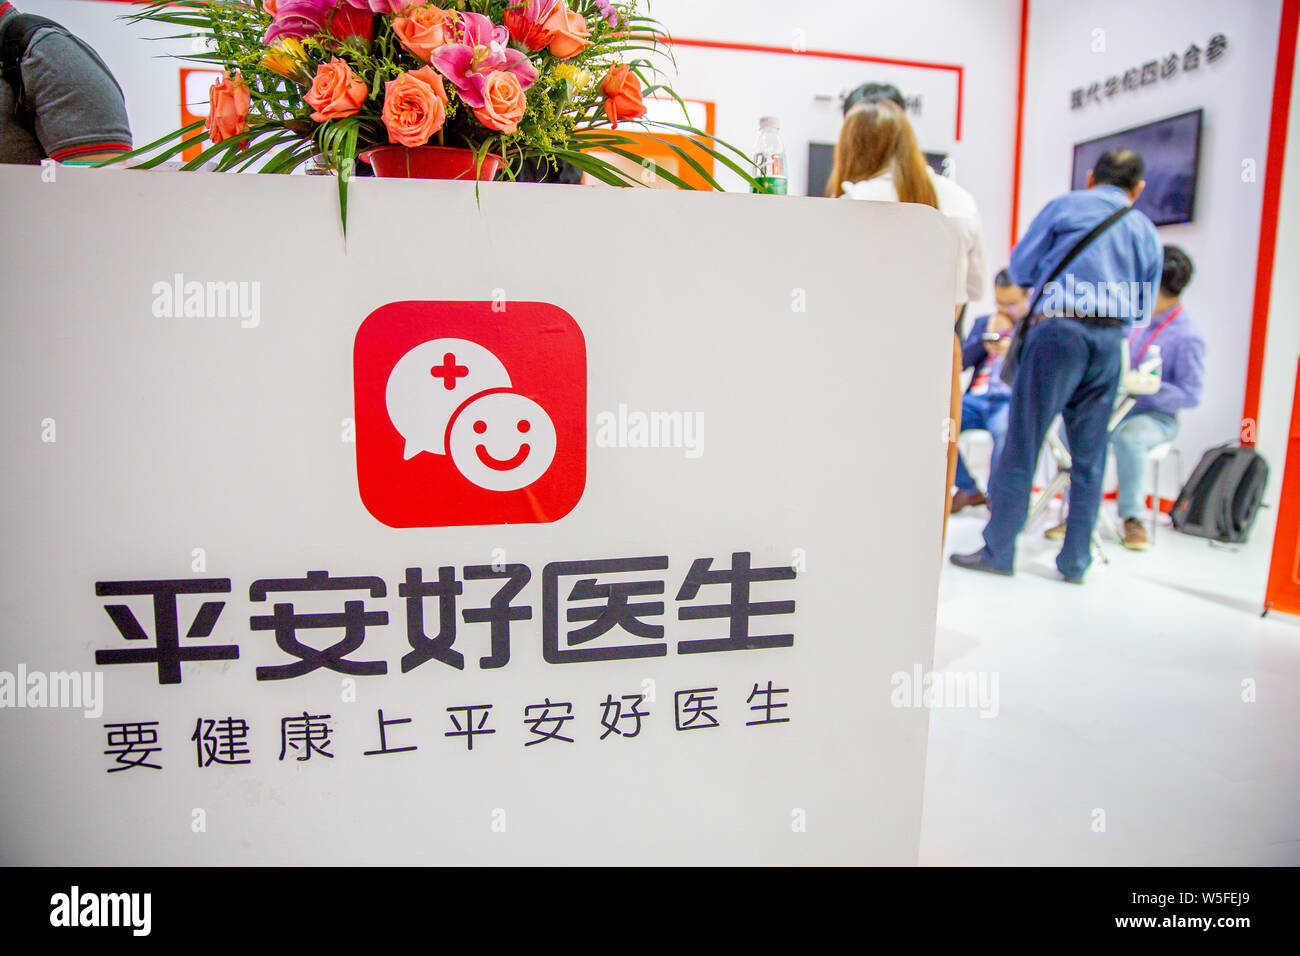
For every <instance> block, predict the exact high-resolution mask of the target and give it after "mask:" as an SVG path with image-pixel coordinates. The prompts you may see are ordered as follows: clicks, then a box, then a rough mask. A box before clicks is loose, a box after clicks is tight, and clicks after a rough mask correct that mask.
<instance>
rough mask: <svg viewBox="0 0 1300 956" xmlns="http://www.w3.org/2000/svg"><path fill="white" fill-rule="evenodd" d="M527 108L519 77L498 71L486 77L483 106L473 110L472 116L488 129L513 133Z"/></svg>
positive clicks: (516, 130) (517, 128)
mask: <svg viewBox="0 0 1300 956" xmlns="http://www.w3.org/2000/svg"><path fill="white" fill-rule="evenodd" d="M527 108H528V99H527V97H525V96H524V88H523V86H522V84H520V82H519V77H517V76H515V75H514V74H513V73H504V72H502V71H500V70H498V71H496V72H495V73H489V74H488V75H487V79H486V80H485V81H484V84H483V105H482V106H480V107H479V108H478V109H476V110H474V115H475V116H476V117H478V121H479V122H480V123H482V124H483V125H484V126H486V127H487V128H488V129H495V130H499V131H500V132H502V133H515V132H518V130H519V120H520V119H522V118H523V115H524V110H526V109H527Z"/></svg>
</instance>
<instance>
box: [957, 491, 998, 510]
mask: <svg viewBox="0 0 1300 956" xmlns="http://www.w3.org/2000/svg"><path fill="white" fill-rule="evenodd" d="M988 503H989V500H988V498H986V497H985V496H984V492H982V491H978V490H976V491H959V492H957V493H956V494H955V495H953V496H952V509H951V510H950V512H949V513H950V514H956V513H957V512H959V511H961V510H962V509H963V508H969V507H971V506H973V505H986V504H988Z"/></svg>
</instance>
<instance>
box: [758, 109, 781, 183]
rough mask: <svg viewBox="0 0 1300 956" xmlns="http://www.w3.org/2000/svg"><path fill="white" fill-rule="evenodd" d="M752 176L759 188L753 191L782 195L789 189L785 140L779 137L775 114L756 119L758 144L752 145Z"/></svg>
mask: <svg viewBox="0 0 1300 956" xmlns="http://www.w3.org/2000/svg"><path fill="white" fill-rule="evenodd" d="M754 165H755V166H757V167H758V173H757V175H756V176H755V177H754V178H755V179H757V180H758V184H759V186H760V187H762V188H761V189H754V190H753V191H754V192H756V193H757V192H762V193H767V194H769V195H773V196H784V195H786V193H787V192H788V191H789V188H788V187H789V180H788V179H787V178H786V165H785V142H784V141H783V140H782V139H781V121H780V120H779V119H777V118H776V117H775V116H764V117H763V118H762V119H760V120H759V121H758V144H757V145H756V146H755V147H754Z"/></svg>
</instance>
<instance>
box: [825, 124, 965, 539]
mask: <svg viewBox="0 0 1300 956" xmlns="http://www.w3.org/2000/svg"><path fill="white" fill-rule="evenodd" d="M826 193H827V195H828V196H831V197H832V198H835V197H846V198H849V199H866V200H876V201H881V202H914V203H922V204H924V205H926V206H933V207H934V208H935V209H938V210H939V211H940V212H941V213H943V214H944V216H945V217H946V218H947V219H948V221H949V222H950V223H951V224H952V225H953V226H954V228H955V229H956V231H957V234H958V237H959V238H960V240H961V252H962V254H961V256H960V257H959V260H958V263H957V274H956V275H955V276H954V314H955V316H956V319H957V325H958V328H956V329H955V330H954V335H953V353H952V395H951V398H950V400H949V404H948V417H949V418H950V419H951V421H952V431H951V433H950V435H949V442H948V468H947V477H948V483H947V484H946V485H945V486H944V490H943V501H944V505H943V530H944V537H945V538H946V537H947V533H948V513H949V510H950V509H951V507H952V486H953V480H954V478H955V477H956V473H957V438H958V436H959V435H960V434H961V369H962V362H961V328H960V324H961V317H962V312H963V311H964V310H965V307H966V303H967V302H969V301H970V300H971V299H977V298H979V297H980V295H981V294H982V293H983V291H984V285H985V283H986V281H987V276H986V275H985V265H984V241H983V236H982V229H981V226H980V219H979V210H978V209H977V208H976V206H975V200H974V199H973V198H972V197H971V195H970V193H968V192H966V190H964V189H962V188H961V187H960V186H958V185H957V184H956V183H954V182H953V181H952V180H950V179H946V178H944V177H940V176H935V175H934V172H933V171H932V170H931V169H930V167H929V165H928V164H927V163H926V161H925V154H924V153H922V152H921V148H920V146H918V145H917V143H916V133H915V132H913V130H912V124H911V123H910V122H908V119H907V114H906V113H904V112H903V110H902V109H900V108H899V107H898V106H897V105H896V104H895V103H893V102H892V101H890V100H888V99H878V100H874V101H867V102H863V103H859V104H858V105H857V106H855V107H853V108H852V109H851V110H849V112H848V114H847V115H846V116H845V117H844V126H843V128H842V129H841V130H840V139H839V142H838V143H837V144H836V145H835V164H834V167H833V168H832V169H831V176H830V181H829V183H828V184H827V187H826Z"/></svg>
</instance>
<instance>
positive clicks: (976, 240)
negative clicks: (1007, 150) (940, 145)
mask: <svg viewBox="0 0 1300 956" xmlns="http://www.w3.org/2000/svg"><path fill="white" fill-rule="evenodd" d="M926 172H927V173H929V174H930V182H931V183H933V184H934V193H935V196H936V198H938V200H939V212H941V213H943V215H944V216H945V217H946V218H947V220H948V222H949V224H950V225H951V226H952V227H953V228H954V229H955V230H956V232H957V238H958V239H959V241H960V242H961V250H962V255H961V256H959V257H958V259H957V275H956V278H955V288H954V295H955V299H954V301H955V302H956V304H957V305H964V304H965V303H967V302H971V301H974V300H978V299H980V298H983V296H984V294H985V292H986V291H987V290H986V288H985V286H986V285H987V284H988V281H989V275H988V266H987V265H986V263H985V258H984V227H983V226H982V225H981V224H980V213H979V209H978V208H977V207H976V206H975V197H974V196H972V195H971V194H970V193H968V192H967V191H966V190H964V189H962V188H961V187H960V186H958V185H957V184H956V183H955V182H953V181H952V180H951V179H949V178H948V177H947V176H936V175H935V173H934V170H933V169H930V168H929V167H926ZM841 188H843V190H844V198H845V199H863V200H867V201H874V202H898V190H897V189H896V188H895V187H894V179H893V174H892V173H890V172H888V171H887V172H883V173H881V174H880V175H879V176H873V177H872V178H871V179H864V180H862V182H858V183H849V182H846V183H843V184H842V187H841Z"/></svg>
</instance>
